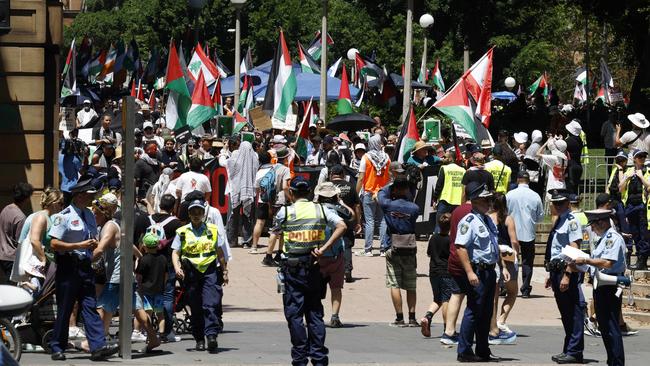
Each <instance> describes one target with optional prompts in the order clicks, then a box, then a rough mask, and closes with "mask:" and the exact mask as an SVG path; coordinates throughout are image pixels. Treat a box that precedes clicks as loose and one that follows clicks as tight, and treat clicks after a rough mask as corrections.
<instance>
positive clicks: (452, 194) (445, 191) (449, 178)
mask: <svg viewBox="0 0 650 366" xmlns="http://www.w3.org/2000/svg"><path fill="white" fill-rule="evenodd" d="M440 169H441V170H442V173H443V174H444V177H445V184H444V185H443V186H442V192H441V193H440V197H438V200H439V201H445V202H447V203H448V204H450V205H455V206H458V205H460V204H462V202H461V199H462V196H463V184H462V183H461V182H462V181H463V175H465V169H463V168H462V167H460V166H458V165H456V164H454V163H451V164H447V165H445V166H442V167H440Z"/></svg>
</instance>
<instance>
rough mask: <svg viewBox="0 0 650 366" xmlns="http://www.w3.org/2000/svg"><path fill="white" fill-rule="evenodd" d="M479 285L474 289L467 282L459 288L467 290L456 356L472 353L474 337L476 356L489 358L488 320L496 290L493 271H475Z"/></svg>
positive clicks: (465, 279)
mask: <svg viewBox="0 0 650 366" xmlns="http://www.w3.org/2000/svg"><path fill="white" fill-rule="evenodd" d="M475 273H476V276H478V280H479V284H478V286H476V287H474V286H472V285H471V284H469V282H467V277H463V281H465V282H467V283H466V284H464V286H461V288H464V289H466V290H467V307H466V308H465V313H464V314H463V321H462V322H461V324H460V336H459V337H458V354H465V355H469V354H472V353H474V352H473V351H472V345H473V343H474V342H473V341H474V336H476V353H475V354H476V355H477V356H479V357H489V356H490V347H489V344H488V336H489V333H490V319H491V318H492V310H493V309H494V291H495V290H496V281H497V275H496V272H494V269H477V270H476V272H475Z"/></svg>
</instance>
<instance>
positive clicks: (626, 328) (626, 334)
mask: <svg viewBox="0 0 650 366" xmlns="http://www.w3.org/2000/svg"><path fill="white" fill-rule="evenodd" d="M638 333H639V331H638V330H636V329H632V328H630V326H629V325H627V324H623V326H622V327H621V335H623V337H629V336H633V335H636V334H638Z"/></svg>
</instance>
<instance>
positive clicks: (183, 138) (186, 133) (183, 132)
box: [174, 126, 192, 145]
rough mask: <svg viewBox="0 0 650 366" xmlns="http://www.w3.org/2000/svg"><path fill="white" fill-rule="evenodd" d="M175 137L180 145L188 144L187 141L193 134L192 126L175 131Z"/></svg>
mask: <svg viewBox="0 0 650 366" xmlns="http://www.w3.org/2000/svg"><path fill="white" fill-rule="evenodd" d="M174 136H175V137H176V143H178V144H180V145H184V144H186V143H187V141H188V140H189V139H190V137H191V136H192V132H191V131H190V126H183V127H181V128H179V129H178V130H175V131H174Z"/></svg>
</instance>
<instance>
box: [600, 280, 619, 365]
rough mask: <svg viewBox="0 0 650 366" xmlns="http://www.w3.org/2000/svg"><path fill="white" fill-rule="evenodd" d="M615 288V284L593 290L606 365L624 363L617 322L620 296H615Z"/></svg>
mask: <svg viewBox="0 0 650 366" xmlns="http://www.w3.org/2000/svg"><path fill="white" fill-rule="evenodd" d="M616 289H617V286H601V287H598V288H597V289H595V290H594V306H595V307H596V319H597V320H598V329H599V330H600V334H601V335H602V337H603V343H605V350H606V351H607V366H623V365H625V351H624V350H623V336H622V335H621V328H620V327H619V324H618V320H619V318H620V316H621V298H620V297H617V296H616Z"/></svg>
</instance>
